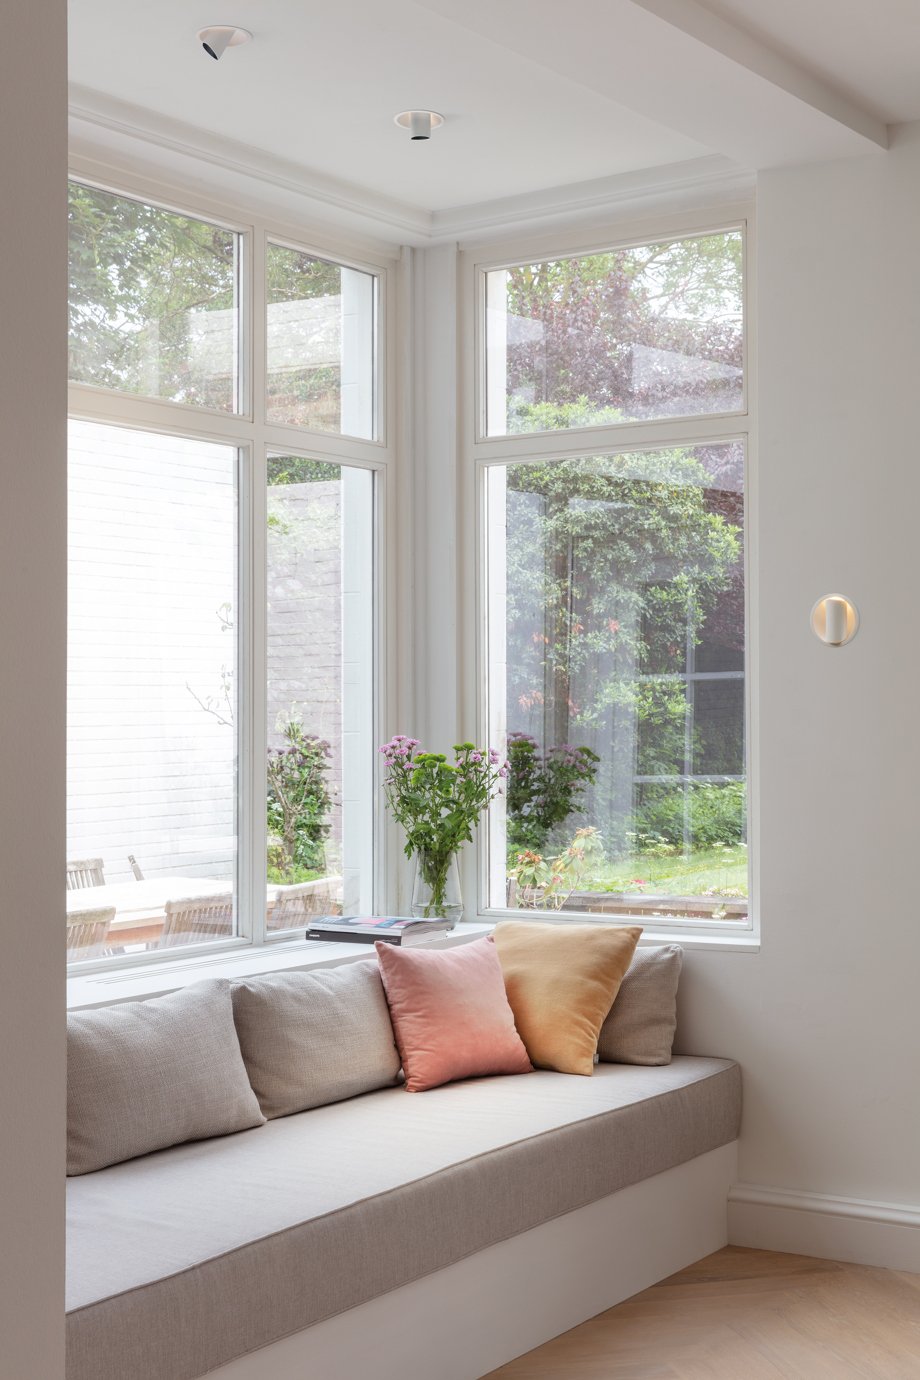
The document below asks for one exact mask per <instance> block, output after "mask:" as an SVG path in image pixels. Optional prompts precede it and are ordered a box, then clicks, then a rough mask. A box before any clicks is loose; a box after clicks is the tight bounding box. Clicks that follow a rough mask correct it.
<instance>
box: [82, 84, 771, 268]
mask: <svg viewBox="0 0 920 1380" xmlns="http://www.w3.org/2000/svg"><path fill="white" fill-rule="evenodd" d="M70 121H71V138H72V146H73V150H74V153H75V154H77V155H79V156H82V157H88V158H90V159H92V160H94V161H96V162H102V163H104V162H106V161H107V160H112V161H113V162H114V163H115V164H116V166H120V167H124V166H128V167H131V168H135V169H138V170H139V171H144V172H146V173H147V174H148V175H156V173H157V172H160V173H162V174H163V175H164V176H166V177H168V179H169V180H170V181H171V182H172V183H173V184H174V185H182V184H186V185H189V186H190V187H193V188H195V189H197V190H200V191H208V192H210V193H211V194H212V195H216V196H218V197H220V196H223V197H225V198H227V197H229V196H231V192H232V199H233V200H234V201H236V202H239V203H240V204H244V203H247V202H250V201H251V202H253V203H254V209H267V210H270V211H274V212H276V213H279V214H282V215H284V216H285V217H286V218H290V217H291V215H292V214H294V215H296V216H298V217H301V218H306V219H307V220H308V221H315V220H316V219H317V217H319V218H320V219H321V220H322V221H324V222H325V223H326V224H331V225H338V226H342V227H345V228H347V229H348V230H349V231H350V232H352V233H355V232H357V233H359V234H364V235H368V236H371V237H372V238H373V239H374V240H375V241H376V242H379V243H383V244H386V245H388V246H389V247H395V246H396V245H399V244H411V245H415V246H417V247H422V248H424V247H425V246H426V245H434V244H441V243H445V242H448V241H462V242H475V241H476V240H481V239H483V238H486V237H490V238H496V237H500V236H501V235H502V234H503V233H504V232H509V233H510V232H512V231H514V230H520V229H521V228H522V227H524V226H526V227H527V228H528V229H539V228H540V227H541V226H547V227H548V226H551V225H553V224H556V223H560V222H564V221H571V220H575V219H578V218H581V217H585V218H586V217H588V216H591V217H594V218H595V219H596V218H597V217H598V216H601V215H603V214H604V213H605V212H606V211H609V212H610V213H611V214H616V215H618V216H623V215H626V214H630V213H632V212H634V211H641V210H645V209H652V208H667V209H675V210H676V209H681V208H682V207H683V206H685V205H687V204H690V203H691V202H695V203H696V204H699V203H700V202H701V201H705V202H707V203H711V202H713V201H728V200H736V201H737V200H739V199H742V198H745V197H747V196H750V194H751V192H752V190H753V187H754V181H755V179H754V174H753V173H752V172H747V171H745V170H744V169H742V168H739V167H738V165H737V164H735V163H732V162H731V161H730V160H729V159H727V158H724V157H722V156H721V155H718V154H713V155H711V156H707V157H703V158H694V159H691V160H689V161H688V162H682V163H669V164H666V165H663V166H661V167H657V168H648V169H643V170H642V171H639V172H633V173H620V174H617V175H615V176H611V177H605V178H598V179H595V180H593V181H589V182H578V183H572V184H569V185H567V186H562V187H547V188H541V189H540V190H538V191H535V192H527V193H523V194H520V195H516V196H509V197H502V198H500V199H498V200H494V201H485V202H478V203H474V204H470V205H466V206H454V207H451V208H449V209H447V210H443V211H433V212H432V211H427V210H424V209H423V208H421V207H417V206H412V205H410V204H409V203H407V202H403V201H399V200H397V199H395V198H391V197H386V196H382V195H380V194H379V193H377V192H373V191H369V190H367V189H365V188H361V187H358V186H355V185H354V184H353V183H349V182H346V181H344V180H339V179H336V178H331V177H328V176H326V175H324V174H322V173H317V172H316V171H315V170H312V169H310V168H307V167H303V166H301V165H300V164H298V163H293V162H291V161H289V160H286V159H282V158H278V157H276V156H275V155H273V154H270V153H266V152H265V151H263V150H262V149H257V148H253V147H251V146H249V145H246V144H240V143H237V142H235V141H233V140H230V139H224V138H222V137H221V136H220V135H215V134H212V133H210V132H209V131H207V130H202V129H197V128H195V127H194V126H191V125H187V124H183V123H181V122H179V121H177V120H173V119H170V118H169V117H167V116H160V115H158V114H156V113H155V112H153V111H149V110H144V109H141V108H140V107H137V106H133V105H129V104H127V103H126V102H123V101H119V100H116V99H114V98H112V97H109V96H106V95H104V94H102V93H101V92H97V91H91V90H88V89H87V88H85V87H77V86H72V87H71V101H70Z"/></svg>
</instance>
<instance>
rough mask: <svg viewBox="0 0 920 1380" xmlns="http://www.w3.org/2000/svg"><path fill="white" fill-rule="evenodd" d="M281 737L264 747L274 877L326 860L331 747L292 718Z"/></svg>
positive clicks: (288, 877) (292, 875)
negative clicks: (280, 741) (280, 740)
mask: <svg viewBox="0 0 920 1380" xmlns="http://www.w3.org/2000/svg"><path fill="white" fill-rule="evenodd" d="M283 737H284V740H285V744H286V745H285V746H284V747H282V748H269V750H268V801H267V805H268V831H269V834H270V835H274V839H272V840H270V845H269V863H270V865H271V867H272V869H273V872H274V873H275V874H276V876H275V878H274V879H275V880H278V881H285V882H289V881H294V880H296V879H299V878H300V877H301V876H302V874H303V872H304V871H308V872H312V871H315V870H316V869H322V868H323V866H324V864H325V848H324V843H325V840H326V839H327V838H328V836H329V811H330V809H331V808H332V794H331V791H330V789H329V780H328V777H329V758H330V757H331V756H332V749H331V748H330V746H329V744H328V743H327V742H326V741H325V740H324V739H322V738H317V737H316V735H315V734H313V733H304V731H303V728H302V726H301V725H300V724H299V723H297V722H296V721H294V720H292V721H291V722H289V723H288V724H286V725H285V727H284V730H283Z"/></svg>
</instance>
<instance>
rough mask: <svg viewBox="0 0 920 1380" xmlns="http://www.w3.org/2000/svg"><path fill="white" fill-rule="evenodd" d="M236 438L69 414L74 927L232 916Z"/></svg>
mask: <svg viewBox="0 0 920 1380" xmlns="http://www.w3.org/2000/svg"><path fill="white" fill-rule="evenodd" d="M236 471H237V453H236V450H235V448H232V447H230V446H224V445H217V444H213V443H210V442H203V441H192V440H186V439H180V438H177V437H167V436H157V435H154V434H152V433H150V432H142V431H129V430H126V429H123V428H119V427H109V426H99V425H96V424H94V423H86V422H74V423H72V424H71V427H70V515H69V657H68V672H69V674H68V745H67V746H68V814H67V834H68V837H67V856H68V883H67V885H68V890H67V912H68V938H69V940H70V949H71V952H70V957H71V958H72V959H75V958H91V957H98V956H100V955H102V954H106V953H114V954H116V955H121V954H130V953H134V952H141V951H143V950H144V949H145V948H146V949H156V948H165V947H172V946H174V945H182V944H194V943H199V942H204V941H210V940H213V939H215V938H219V937H222V936H229V935H231V934H232V933H233V932H234V918H233V915H234V906H233V896H234V890H235V875H236V833H237V826H236V809H235V799H236V729H235V724H236V719H237V713H236V674H235V672H236V632H235V628H234V622H235V619H234V609H235V607H236V560H237V555H236V531H237V516H236Z"/></svg>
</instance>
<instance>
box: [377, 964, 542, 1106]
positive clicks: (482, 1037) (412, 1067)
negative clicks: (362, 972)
mask: <svg viewBox="0 0 920 1380" xmlns="http://www.w3.org/2000/svg"><path fill="white" fill-rule="evenodd" d="M375 947H376V949H377V958H378V960H379V963H380V976H381V977H382V978H383V988H384V991H385V992H386V994H387V1002H388V1003H389V1007H390V1019H391V1020H392V1022H393V1029H394V1031H395V1032H396V1044H397V1046H398V1048H399V1053H400V1055H401V1056H402V1065H403V1072H404V1073H405V1075H406V1089H407V1091H408V1092H424V1091H425V1090H426V1089H427V1088H437V1087H439V1086H440V1084H441V1083H450V1082H452V1081H453V1080H454V1079H456V1078H475V1077H478V1076H480V1075H482V1074H488V1073H531V1072H532V1071H533V1069H532V1065H531V1062H530V1060H529V1059H528V1057H527V1051H526V1049H525V1048H524V1045H523V1043H522V1042H521V1037H520V1035H518V1033H517V1031H516V1030H515V1028H514V1016H513V1015H512V1014H511V1007H510V1006H509V1005H508V998H507V997H506V996H505V980H504V978H503V977H502V968H501V964H500V963H499V960H498V954H497V952H496V950H495V945H494V944H493V943H492V939H491V937H487V938H485V939H474V940H473V942H472V943H471V944H460V945H458V946H457V948H455V949H412V948H410V949H403V948H397V947H395V946H394V945H393V944H384V943H381V941H380V940H378V941H377V944H376V945H375Z"/></svg>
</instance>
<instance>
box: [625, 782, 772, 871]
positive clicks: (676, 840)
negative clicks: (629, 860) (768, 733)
mask: <svg viewBox="0 0 920 1380" xmlns="http://www.w3.org/2000/svg"><path fill="white" fill-rule="evenodd" d="M685 789H686V791H687V792H688V799H687V816H688V824H689V835H690V846H691V848H692V849H698V850H705V849H709V848H714V847H717V846H718V845H720V844H722V845H725V844H737V843H740V842H742V841H743V839H744V835H745V818H744V816H745V790H744V783H743V782H742V781H728V782H726V783H725V784H724V785H718V784H716V783H714V782H704V783H695V782H694V783H690V784H688V786H687V787H686V788H684V787H682V786H658V787H648V786H647V787H646V788H645V793H644V795H643V799H642V803H641V805H640V806H639V808H638V809H637V810H636V812H635V815H634V824H635V831H636V846H637V848H638V851H639V852H640V853H653V854H654V853H657V855H658V856H661V857H663V856H667V852H666V851H665V850H670V851H671V852H674V853H677V852H683V851H684V790H685Z"/></svg>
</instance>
